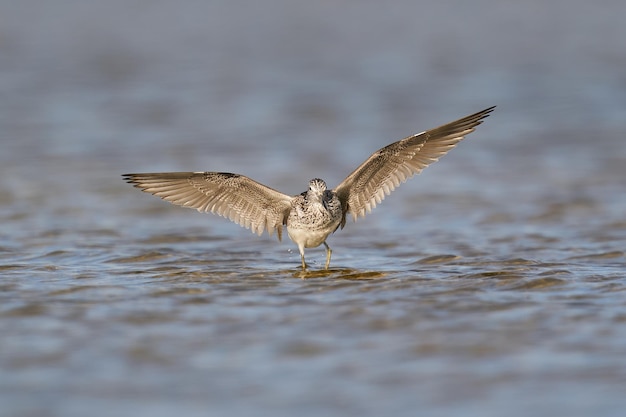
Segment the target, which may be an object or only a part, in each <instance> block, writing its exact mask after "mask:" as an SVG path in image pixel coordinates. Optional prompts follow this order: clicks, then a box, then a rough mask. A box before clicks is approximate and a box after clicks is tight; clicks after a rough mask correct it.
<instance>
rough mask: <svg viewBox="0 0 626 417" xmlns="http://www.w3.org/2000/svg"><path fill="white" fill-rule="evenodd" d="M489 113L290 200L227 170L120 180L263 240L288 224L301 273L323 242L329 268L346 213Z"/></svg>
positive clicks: (422, 136)
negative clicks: (308, 254) (331, 239)
mask: <svg viewBox="0 0 626 417" xmlns="http://www.w3.org/2000/svg"><path fill="white" fill-rule="evenodd" d="M494 108H495V106H494V107H490V108H488V109H485V110H483V111H480V112H478V113H475V114H472V115H470V116H467V117H464V118H462V119H459V120H456V121H454V122H451V123H447V124H445V125H443V126H440V127H437V128H435V129H431V130H427V131H424V132H421V133H418V134H416V135H412V136H409V137H407V138H404V139H402V140H400V141H397V142H394V143H392V144H390V145H387V146H385V147H384V148H381V149H379V150H378V151H376V152H374V153H373V154H372V155H371V156H370V157H369V158H368V159H367V160H366V161H365V162H363V163H362V164H361V165H360V166H359V167H358V168H357V169H355V170H354V171H353V172H352V173H351V174H350V175H348V177H346V179H344V180H343V181H342V182H341V183H340V184H339V185H338V186H337V187H335V188H334V189H332V190H328V189H327V187H326V183H325V182H324V181H322V180H320V179H317V178H316V179H313V180H311V181H310V182H309V188H308V190H307V191H305V192H303V193H302V194H299V195H296V196H289V195H287V194H283V193H281V192H279V191H276V190H274V189H272V188H270V187H267V186H265V185H263V184H260V183H258V182H256V181H254V180H252V179H250V178H248V177H246V176H243V175H239V174H231V173H225V172H170V173H146V174H124V175H123V177H124V179H125V180H126V181H127V182H129V183H131V184H133V185H134V186H135V187H137V188H139V189H141V190H142V191H145V192H148V193H151V194H153V195H155V196H157V197H161V198H162V199H164V200H166V201H169V202H171V203H173V204H176V205H179V206H183V207H189V208H194V209H196V210H198V211H200V212H211V213H215V214H218V215H220V216H223V217H226V218H228V219H230V220H231V221H233V222H235V223H237V224H239V225H241V226H243V227H246V228H248V229H251V230H252V231H253V232H255V233H257V234H259V235H261V234H262V233H263V231H265V230H267V232H268V233H269V234H270V235H271V234H273V233H274V231H276V233H277V235H278V239H279V240H280V239H281V237H282V227H283V226H287V232H288V234H289V237H290V238H291V240H293V241H294V242H295V243H296V245H298V250H299V251H300V256H301V261H302V268H303V269H304V268H306V263H305V261H304V249H305V248H313V247H317V246H319V245H321V244H324V246H325V247H326V268H328V267H329V265H330V256H331V252H332V251H331V250H330V247H329V246H328V244H327V243H326V239H327V238H328V236H329V235H330V234H331V233H333V232H334V231H336V230H337V229H338V228H339V227H341V228H343V227H344V226H345V224H346V216H347V214H351V215H352V217H353V219H354V220H356V219H357V218H358V217H359V216H365V214H367V213H369V212H370V211H371V210H372V209H373V208H374V207H376V205H377V204H379V203H380V202H381V201H382V200H383V199H384V198H385V196H386V195H389V194H390V193H391V191H393V190H394V189H395V188H396V187H397V186H398V185H400V183H402V182H405V181H406V180H407V179H409V178H410V177H412V176H413V175H415V174H419V173H420V172H421V171H422V170H423V169H424V168H426V167H427V166H428V165H430V164H431V163H433V162H435V161H437V160H438V159H439V158H440V157H441V156H443V155H445V154H446V153H447V152H448V151H449V150H450V149H452V148H454V147H455V146H456V144H457V143H458V142H460V141H461V140H463V138H464V137H465V136H466V135H468V134H469V133H471V132H473V131H474V130H475V129H476V127H477V126H478V125H479V124H481V123H482V120H483V119H484V118H486V117H487V116H488V115H489V113H491V112H492V111H493V109H494Z"/></svg>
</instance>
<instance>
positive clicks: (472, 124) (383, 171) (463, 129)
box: [334, 106, 495, 227]
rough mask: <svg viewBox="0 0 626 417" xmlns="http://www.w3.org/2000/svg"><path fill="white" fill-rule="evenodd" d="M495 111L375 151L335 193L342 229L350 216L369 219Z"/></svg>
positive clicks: (475, 115) (471, 116)
mask: <svg viewBox="0 0 626 417" xmlns="http://www.w3.org/2000/svg"><path fill="white" fill-rule="evenodd" d="M494 108H495V106H493V107H489V108H488V109H485V110H483V111H480V112H478V113H474V114H472V115H469V116H467V117H464V118H462V119H459V120H456V121H454V122H451V123H447V124H445V125H443V126H439V127H437V128H434V129H431V130H427V131H425V132H421V133H418V134H416V135H413V136H409V137H407V138H404V139H402V140H400V141H398V142H394V143H392V144H390V145H387V146H385V147H384V148H382V149H379V150H378V151H376V152H374V154H372V156H370V157H369V158H368V159H367V160H366V161H365V162H363V163H362V164H361V165H360V166H359V167H358V168H357V169H355V170H354V171H353V172H352V173H351V174H350V175H348V177H347V178H346V179H345V180H343V181H342V182H341V184H339V185H338V186H337V187H336V188H335V190H334V191H335V193H337V196H338V197H339V199H340V201H341V204H342V207H343V213H344V218H343V219H342V222H341V227H343V226H345V223H346V218H345V217H346V214H347V213H350V214H352V217H353V218H354V220H356V219H357V218H358V217H359V216H365V215H366V214H367V213H369V212H370V211H371V210H372V209H373V208H374V207H376V205H377V204H380V203H381V202H382V200H383V199H384V198H385V196H386V195H389V194H390V193H391V192H392V191H393V190H394V189H395V188H396V187H398V186H399V185H400V184H401V183H403V182H405V181H406V180H408V179H409V178H411V177H412V176H413V175H415V174H419V173H420V172H421V171H422V170H423V169H424V168H426V167H427V166H428V165H430V164H432V163H433V162H436V161H437V160H438V159H439V158H441V157H442V156H443V155H445V154H446V153H447V152H448V151H450V149H452V148H454V147H455V146H456V145H457V144H458V143H459V142H460V141H461V140H463V139H464V138H465V136H466V135H468V134H470V133H472V132H473V131H474V130H475V129H476V127H477V126H478V125H480V124H481V123H482V121H483V120H484V119H485V118H486V117H488V116H489V113H491V112H492V111H493V109H494Z"/></svg>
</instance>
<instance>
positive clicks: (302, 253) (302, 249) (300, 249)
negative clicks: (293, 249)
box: [298, 246, 307, 271]
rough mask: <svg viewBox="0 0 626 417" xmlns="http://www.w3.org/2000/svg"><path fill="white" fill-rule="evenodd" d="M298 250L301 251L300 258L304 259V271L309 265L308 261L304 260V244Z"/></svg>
mask: <svg viewBox="0 0 626 417" xmlns="http://www.w3.org/2000/svg"><path fill="white" fill-rule="evenodd" d="M298 250H299V251H300V259H301V260H302V270H303V271H304V270H305V269H306V266H307V265H306V262H304V246H303V247H298Z"/></svg>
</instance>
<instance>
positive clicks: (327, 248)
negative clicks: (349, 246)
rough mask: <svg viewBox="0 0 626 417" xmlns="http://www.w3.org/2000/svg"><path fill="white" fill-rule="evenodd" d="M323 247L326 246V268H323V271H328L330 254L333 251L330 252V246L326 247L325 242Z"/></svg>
mask: <svg viewBox="0 0 626 417" xmlns="http://www.w3.org/2000/svg"><path fill="white" fill-rule="evenodd" d="M324 246H326V266H325V267H324V269H328V267H329V266H330V254H331V253H333V251H332V250H330V246H328V244H327V243H326V242H324Z"/></svg>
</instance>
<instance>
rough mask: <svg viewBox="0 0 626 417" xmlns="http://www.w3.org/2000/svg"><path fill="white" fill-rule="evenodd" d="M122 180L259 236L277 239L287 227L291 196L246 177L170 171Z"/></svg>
mask: <svg viewBox="0 0 626 417" xmlns="http://www.w3.org/2000/svg"><path fill="white" fill-rule="evenodd" d="M123 177H124V179H125V180H126V181H127V182H128V183H130V184H133V185H134V186H135V187H137V188H139V189H140V190H142V191H145V192H147V193H150V194H153V195H155V196H157V197H161V198H162V199H163V200H166V201H169V202H170V203H173V204H176V205H179V206H183V207H189V208H194V209H196V210H198V211H200V212H207V213H208V212H211V213H215V214H218V215H220V216H222V217H226V218H228V219H230V220H231V221H233V222H235V223H237V224H239V225H241V226H243V227H245V228H247V229H250V230H252V232H254V233H257V234H258V235H261V234H262V233H263V231H264V230H267V232H268V233H269V234H270V235H272V234H273V233H274V230H276V232H277V234H278V239H279V240H280V239H281V238H282V226H283V225H284V224H286V222H287V217H288V216H289V211H290V209H291V199H292V197H290V196H288V195H286V194H283V193H280V192H278V191H276V190H274V189H272V188H269V187H266V186H265V185H263V184H260V183H258V182H256V181H254V180H252V179H250V178H248V177H245V176H243V175H238V174H229V173H225V172H169V173H155V174H125V175H123Z"/></svg>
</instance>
